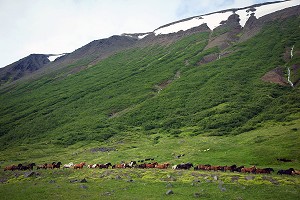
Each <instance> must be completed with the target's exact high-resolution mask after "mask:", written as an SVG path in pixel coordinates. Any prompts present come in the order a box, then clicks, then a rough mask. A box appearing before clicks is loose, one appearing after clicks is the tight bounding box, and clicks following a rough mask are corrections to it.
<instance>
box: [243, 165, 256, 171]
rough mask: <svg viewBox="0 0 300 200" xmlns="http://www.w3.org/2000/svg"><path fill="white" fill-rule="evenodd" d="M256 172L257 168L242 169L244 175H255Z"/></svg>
mask: <svg viewBox="0 0 300 200" xmlns="http://www.w3.org/2000/svg"><path fill="white" fill-rule="evenodd" d="M255 171H256V167H255V166H252V167H250V168H246V167H244V168H242V169H241V172H243V173H255Z"/></svg>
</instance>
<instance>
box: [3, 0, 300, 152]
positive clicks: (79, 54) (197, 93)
mask: <svg viewBox="0 0 300 200" xmlns="http://www.w3.org/2000/svg"><path fill="white" fill-rule="evenodd" d="M294 2H295V1H294ZM283 3H285V2H283ZM260 7H261V6H260ZM299 7H300V6H296V7H291V8H287V9H283V10H280V11H277V12H275V13H271V14H269V15H264V16H263V17H260V18H258V17H256V15H257V14H258V13H259V12H257V13H255V11H259V9H258V8H259V7H255V6H254V7H253V8H252V7H251V8H252V9H251V8H244V9H241V10H228V11H224V12H217V13H213V14H209V15H205V16H201V17H202V18H200V17H199V16H198V17H197V19H195V18H190V19H188V20H183V21H180V22H175V23H172V24H169V25H166V26H163V27H160V28H159V29H157V30H155V31H154V32H152V33H147V34H125V35H123V36H113V37H111V38H108V39H104V40H98V41H93V42H91V43H90V44H88V45H86V46H84V47H82V48H80V49H78V50H76V51H74V52H73V53H70V54H67V55H65V56H63V57H61V58H59V59H57V60H56V61H54V62H53V63H50V64H49V65H47V68H44V69H42V70H39V71H40V72H39V73H38V72H37V73H36V76H35V77H34V79H32V80H23V81H20V82H17V83H16V84H14V85H9V86H7V87H2V88H0V108H1V109H0V116H1V118H0V127H1V128H0V137H1V143H0V144H1V147H2V148H6V147H7V146H8V145H12V144H13V145H15V144H18V143H24V142H27V143H32V142H37V141H39V142H41V141H51V143H53V144H64V145H70V144H74V143H76V142H78V141H105V140H106V139H108V138H110V137H113V136H115V135H127V134H141V135H149V134H156V133H160V134H165V135H170V136H174V137H179V136H181V135H190V136H193V135H199V134H204V135H235V134H240V133H245V132H247V131H250V130H253V129H257V128H259V127H261V126H263V125H264V124H267V123H269V122H270V121H272V122H274V123H279V122H289V121H293V120H296V119H299V118H300V116H299V113H300V112H299V111H300V110H299V108H300V104H299V102H300V96H299V94H300V93H299V87H297V84H296V83H297V81H298V80H299V68H297V66H298V65H299V63H300V55H299V53H297V52H299V50H300V30H299V24H300V18H299V14H300V10H299ZM254 8H255V9H254ZM249 9H250V10H249ZM247 10H249V11H248V12H252V13H254V14H252V15H251V14H249V16H248V18H247V21H246V20H244V18H242V17H241V16H244V15H242V14H240V15H238V13H239V12H245V13H247ZM234 12H235V13H234ZM215 14H218V15H219V14H222V15H225V17H226V18H224V19H222V18H220V22H217V25H216V27H213V25H211V24H210V23H209V21H208V22H207V23H205V24H203V21H201V20H204V19H209V17H211V15H213V16H214V15H215ZM245 16H246V15H245ZM214 17H215V16H214ZM190 20H192V22H194V21H196V22H197V23H200V25H196V26H194V25H195V24H192V25H191V26H190V23H188V24H189V26H186V28H185V29H182V27H183V26H182V23H187V22H188V21H190ZM198 20H200V22H199V21H198ZM220 23H221V24H220ZM178 24H180V26H179V25H178ZM173 26H174V27H175V28H174V27H173ZM178 27H179V28H178ZM212 29H213V30H212ZM287 52H290V54H291V53H292V54H293V56H290V57H289V58H287V57H288V56H287ZM295 66H296V67H295ZM274 69H280V70H275V72H276V73H277V72H278V73H277V74H278V76H280V77H281V79H282V80H284V81H286V82H288V79H289V80H290V81H292V82H293V83H295V86H294V87H291V86H290V85H289V84H281V85H278V84H274V83H273V82H275V81H263V80H262V77H264V75H265V74H267V73H268V72H270V71H274ZM288 71H290V72H291V74H290V75H289V74H288ZM279 72H280V73H279ZM284 81H283V82H284ZM270 82H271V83H270Z"/></svg>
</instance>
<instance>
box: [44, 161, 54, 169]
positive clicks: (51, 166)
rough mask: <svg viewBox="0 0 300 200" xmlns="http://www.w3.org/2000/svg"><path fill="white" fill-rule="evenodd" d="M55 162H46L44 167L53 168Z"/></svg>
mask: <svg viewBox="0 0 300 200" xmlns="http://www.w3.org/2000/svg"><path fill="white" fill-rule="evenodd" d="M55 164H56V163H55V162H53V163H51V164H46V169H53V168H54V165H55Z"/></svg>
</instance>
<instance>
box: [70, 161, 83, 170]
mask: <svg viewBox="0 0 300 200" xmlns="http://www.w3.org/2000/svg"><path fill="white" fill-rule="evenodd" d="M84 165H85V162H81V163H79V164H75V165H74V166H73V167H74V169H82V168H83V166H84Z"/></svg>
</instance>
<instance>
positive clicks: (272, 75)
mask: <svg viewBox="0 0 300 200" xmlns="http://www.w3.org/2000/svg"><path fill="white" fill-rule="evenodd" d="M261 79H262V80H263V81H265V82H269V83H276V84H279V85H282V86H288V85H289V84H288V82H287V80H286V78H285V77H284V69H283V67H277V68H275V69H273V70H271V71H269V72H267V73H266V74H265V75H264V76H263V77H262V78H261Z"/></svg>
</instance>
